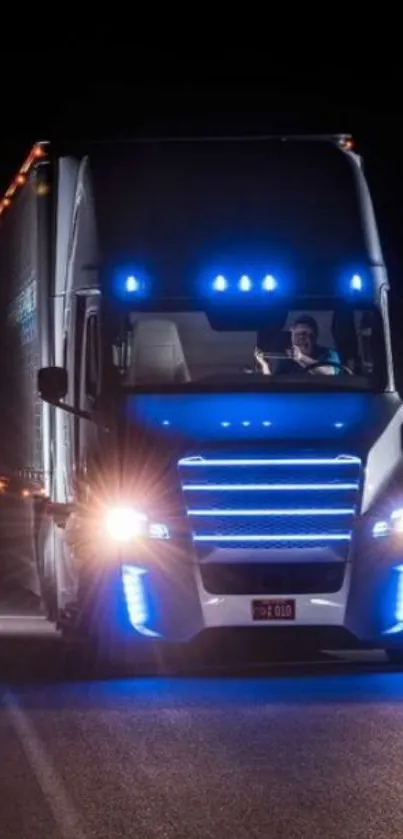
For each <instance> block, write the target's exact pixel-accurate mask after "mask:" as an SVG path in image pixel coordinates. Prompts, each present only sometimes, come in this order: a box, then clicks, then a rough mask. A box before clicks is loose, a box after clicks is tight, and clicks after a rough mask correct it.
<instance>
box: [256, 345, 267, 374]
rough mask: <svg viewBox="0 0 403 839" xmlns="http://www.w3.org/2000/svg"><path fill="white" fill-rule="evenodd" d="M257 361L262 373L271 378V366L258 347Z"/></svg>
mask: <svg viewBox="0 0 403 839" xmlns="http://www.w3.org/2000/svg"><path fill="white" fill-rule="evenodd" d="M255 360H256V361H257V363H258V365H259V367H260V370H261V372H262V373H263V375H264V376H271V370H270V365H269V362H268V361H267V359H266V358H265V357H264V355H263V353H262V351H261V350H259V348H258V347H256V349H255Z"/></svg>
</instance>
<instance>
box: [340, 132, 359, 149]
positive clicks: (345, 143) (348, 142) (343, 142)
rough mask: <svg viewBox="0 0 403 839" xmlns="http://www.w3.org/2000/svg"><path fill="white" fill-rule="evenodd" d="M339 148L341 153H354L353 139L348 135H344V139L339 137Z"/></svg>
mask: <svg viewBox="0 0 403 839" xmlns="http://www.w3.org/2000/svg"><path fill="white" fill-rule="evenodd" d="M339 146H340V148H341V149H343V151H354V149H355V142H354V139H353V137H351V136H350V135H349V134H346V136H345V137H341V138H340V140H339Z"/></svg>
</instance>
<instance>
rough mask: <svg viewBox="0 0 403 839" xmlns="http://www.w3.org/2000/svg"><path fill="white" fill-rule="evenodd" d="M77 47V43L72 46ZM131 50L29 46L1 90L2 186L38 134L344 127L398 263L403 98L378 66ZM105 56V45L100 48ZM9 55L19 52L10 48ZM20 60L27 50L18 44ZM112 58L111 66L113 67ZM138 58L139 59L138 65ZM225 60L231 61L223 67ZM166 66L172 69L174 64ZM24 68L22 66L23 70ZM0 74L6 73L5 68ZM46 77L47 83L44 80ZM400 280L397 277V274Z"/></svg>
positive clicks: (393, 264)
mask: <svg viewBox="0 0 403 839" xmlns="http://www.w3.org/2000/svg"><path fill="white" fill-rule="evenodd" d="M73 49H74V46H73ZM132 55H133V53H130V56H129V57H130V59H131V60H130V61H128V62H126V66H124V65H122V63H120V64H119V66H117V64H116V61H115V60H114V59H113V56H112V58H111V61H110V62H108V61H106V62H105V61H104V62H103V63H102V65H101V66H102V68H103V70H102V71H99V70H98V69H97V68H98V66H100V62H99V60H98V59H99V54H98V57H95V56H94V57H93V56H89V57H88V58H87V61H86V63H84V64H83V63H79V62H77V63H76V65H75V68H74V67H72V62H71V53H70V54H68V53H66V52H64V53H58V54H53V56H52V58H51V57H50V55H46V54H41V55H39V57H38V54H37V53H35V54H34V53H33V54H32V63H31V64H30V63H29V62H28V64H27V63H25V66H26V70H25V77H28V78H29V74H30V73H31V75H32V84H31V86H30V87H28V86H27V85H25V87H24V86H23V83H22V82H20V81H19V79H20V78H21V76H18V77H17V76H13V71H12V67H11V68H10V67H9V68H8V69H9V70H10V78H9V84H7V85H3V86H2V90H1V98H2V104H1V107H2V113H3V116H4V115H6V119H3V121H2V125H1V137H0V186H1V189H3V188H4V187H5V186H6V185H7V183H8V181H9V179H10V178H11V176H12V174H13V173H14V171H15V169H16V168H17V167H18V165H19V164H20V162H21V161H22V159H23V158H24V156H25V154H26V152H27V151H28V150H29V148H30V146H31V145H32V143H33V142H34V141H35V140H38V139H50V140H61V141H63V142H64V141H68V140H69V139H72V140H75V139H81V138H83V139H86V138H87V139H89V138H91V139H98V138H101V137H110V138H113V137H116V136H121V137H122V136H127V137H130V136H138V135H141V134H142V135H154V136H155V135H164V134H168V135H174V134H176V135H181V134H182V135H183V134H186V135H192V134H210V135H212V134H217V133H221V134H238V133H244V134H257V133H278V132H287V131H290V132H293V131H297V132H301V133H314V132H320V133H324V132H327V131H331V132H337V131H340V132H351V133H353V135H354V136H355V138H356V140H357V145H358V149H359V151H360V152H361V153H362V154H363V156H364V161H365V164H366V172H367V176H368V178H369V181H370V186H371V188H372V192H373V196H374V200H375V207H376V211H377V216H378V221H379V224H380V228H381V236H382V241H383V244H384V248H385V251H386V257H387V261H388V266H389V271H390V273H391V275H392V278H393V275H395V276H396V278H397V281H398V276H399V274H400V270H399V269H400V267H401V266H402V267H403V235H402V231H403V227H402V221H403V217H402V211H401V199H400V192H401V190H402V189H403V167H402V162H401V152H400V132H401V129H400V125H401V124H402V120H401V116H402V107H401V105H400V99H399V98H396V94H395V91H394V89H393V87H392V82H390V80H389V79H388V78H386V77H385V78H381V77H380V76H379V75H377V76H374V77H370V75H369V73H368V68H366V72H365V75H364V74H362V75H361V76H359V75H357V73H356V72H355V73H352V72H344V70H343V69H342V72H340V73H336V74H333V75H332V74H329V73H322V72H321V73H318V72H317V71H316V72H315V73H312V74H309V73H305V74H304V76H303V78H301V75H300V74H299V73H296V74H295V76H292V74H290V72H288V73H287V72H284V73H282V72H281V71H279V72H278V73H277V75H273V74H272V75H270V76H269V75H267V68H266V67H264V66H263V67H251V66H250V63H249V65H248V66H249V67H250V69H249V73H248V74H247V75H246V73H245V70H244V67H245V66H246V65H247V64H248V62H243V63H242V66H241V69H240V70H239V71H238V72H235V71H234V69H233V68H234V67H239V66H240V62H239V61H238V62H237V63H234V62H231V61H229V60H228V58H227V57H224V58H223V59H222V60H221V62H220V63H219V62H215V63H214V62H212V61H211V60H208V61H207V60H205V61H204V62H200V61H192V62H191V61H190V60H189V59H188V60H182V61H181V62H179V64H178V63H176V66H175V71H172V67H173V55H170V54H164V53H161V51H159V52H158V66H159V67H160V68H161V67H163V68H164V72H162V73H161V72H160V73H159V77H158V76H157V73H155V74H154V76H152V74H151V73H150V70H149V68H150V67H156V66H157V63H156V61H154V60H153V59H154V58H155V55H153V54H152V53H150V52H148V53H144V55H141V54H137V53H136V54H135V58H133V60H132ZM104 57H105V54H104ZM14 62H15V63H16V64H18V62H17V61H16V57H15V56H14ZM25 62H27V54H26V53H25ZM111 68H112V69H111ZM139 68H145V71H144V72H143V73H142V72H141V71H140V70H139ZM228 68H231V70H228ZM171 71H172V72H171ZM27 74H28V76H27ZM391 75H392V76H393V74H391ZM3 81H4V78H3ZM50 81H52V87H51V88H50V86H49V82H50ZM402 286H403V282H402Z"/></svg>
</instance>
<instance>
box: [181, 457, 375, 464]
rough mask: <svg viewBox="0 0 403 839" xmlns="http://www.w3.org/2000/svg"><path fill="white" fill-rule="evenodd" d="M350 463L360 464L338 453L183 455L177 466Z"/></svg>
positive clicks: (356, 459)
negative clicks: (306, 455)
mask: <svg viewBox="0 0 403 839" xmlns="http://www.w3.org/2000/svg"><path fill="white" fill-rule="evenodd" d="M352 463H356V464H360V463H361V460H360V458H359V457H354V456H352V455H351V456H350V455H340V456H339V457H323V458H321V457H318V458H279V459H278V460H277V459H273V458H269V459H265V458H256V459H253V458H245V459H240V458H228V459H226V458H225V459H224V458H212V459H211V460H209V459H208V458H203V457H199V456H196V457H184V458H182V460H179V462H178V465H179V466H345V465H346V466H351V464H352Z"/></svg>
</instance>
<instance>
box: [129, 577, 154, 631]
mask: <svg viewBox="0 0 403 839" xmlns="http://www.w3.org/2000/svg"><path fill="white" fill-rule="evenodd" d="M146 574H147V570H146V569H145V568H138V567H137V566H135V565H123V566H122V584H123V593H124V596H125V601H126V607H127V612H128V616H129V620H130V623H131V625H132V627H133V629H135V630H136V632H139V633H140V634H141V635H147V636H148V637H150V638H157V637H158V633H157V632H153V630H151V629H148V628H147V625H146V624H147V622H148V621H149V617H150V616H149V612H148V608H147V598H146V593H145V590H144V576H145V575H146Z"/></svg>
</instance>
